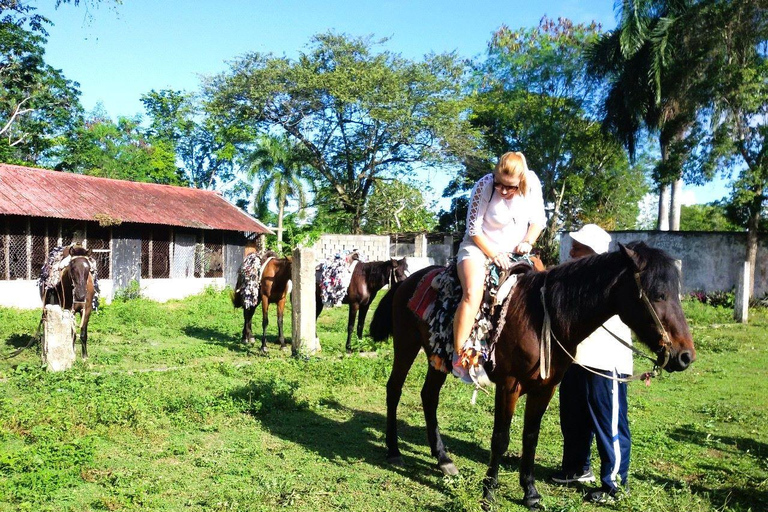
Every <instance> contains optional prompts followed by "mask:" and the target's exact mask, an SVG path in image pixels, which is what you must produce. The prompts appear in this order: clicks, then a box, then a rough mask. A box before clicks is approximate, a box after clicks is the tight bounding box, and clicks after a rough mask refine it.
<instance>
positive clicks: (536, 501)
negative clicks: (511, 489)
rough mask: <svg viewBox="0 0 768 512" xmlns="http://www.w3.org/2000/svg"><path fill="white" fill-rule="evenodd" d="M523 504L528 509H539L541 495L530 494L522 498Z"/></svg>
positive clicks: (540, 507) (540, 506)
mask: <svg viewBox="0 0 768 512" xmlns="http://www.w3.org/2000/svg"><path fill="white" fill-rule="evenodd" d="M523 505H525V506H526V507H527V508H528V510H541V509H542V508H544V507H542V505H541V496H531V497H530V498H523Z"/></svg>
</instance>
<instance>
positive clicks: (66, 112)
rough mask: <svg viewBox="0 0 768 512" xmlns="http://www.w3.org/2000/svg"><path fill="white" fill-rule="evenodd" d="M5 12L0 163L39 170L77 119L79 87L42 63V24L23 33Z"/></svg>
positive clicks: (0, 49) (0, 43)
mask: <svg viewBox="0 0 768 512" xmlns="http://www.w3.org/2000/svg"><path fill="white" fill-rule="evenodd" d="M6 10H7V9H0V13H2V14H6V15H5V16H3V17H0V158H1V159H2V160H3V161H6V162H10V161H16V162H19V163H31V164H38V163H40V161H41V160H42V159H44V157H45V156H46V154H47V153H48V152H49V151H50V150H51V148H52V147H53V146H54V145H55V143H56V141H57V137H58V136H59V135H61V134H62V133H64V132H66V131H67V130H70V129H71V128H72V126H73V124H74V122H75V120H76V119H77V118H78V115H79V113H80V110H81V107H80V102H79V100H78V95H79V91H78V89H77V88H78V84H76V83H75V82H72V81H69V80H67V79H66V78H65V77H64V75H63V74H62V73H61V72H60V71H58V70H56V69H54V68H52V67H51V66H50V65H48V64H47V63H46V62H45V59H44V54H45V50H44V45H45V41H46V39H45V35H44V34H45V32H44V30H43V28H42V26H40V25H39V23H42V21H38V22H37V23H35V22H32V26H33V27H36V28H34V29H26V28H24V24H23V23H19V22H18V20H15V19H14V18H13V17H12V16H11V15H9V14H7V13H6ZM2 14H0V16H2Z"/></svg>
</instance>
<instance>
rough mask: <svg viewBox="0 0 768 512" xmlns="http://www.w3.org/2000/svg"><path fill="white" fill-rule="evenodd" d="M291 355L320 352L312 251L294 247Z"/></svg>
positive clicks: (313, 255)
mask: <svg viewBox="0 0 768 512" xmlns="http://www.w3.org/2000/svg"><path fill="white" fill-rule="evenodd" d="M291 279H292V280H293V291H292V292H291V306H292V308H293V311H292V313H291V325H292V326H293V331H292V334H291V349H292V350H291V352H292V353H293V355H294V356H297V355H300V354H301V355H311V354H314V353H316V352H319V351H320V341H319V340H318V339H317V334H316V332H315V251H313V250H312V249H310V248H305V247H297V248H296V249H294V250H293V266H292V269H291Z"/></svg>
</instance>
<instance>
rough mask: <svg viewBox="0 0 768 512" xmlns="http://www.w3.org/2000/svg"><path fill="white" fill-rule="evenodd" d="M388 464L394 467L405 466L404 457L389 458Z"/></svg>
mask: <svg viewBox="0 0 768 512" xmlns="http://www.w3.org/2000/svg"><path fill="white" fill-rule="evenodd" d="M387 462H388V463H390V464H392V465H393V466H405V462H403V456H402V455H395V456H394V457H387Z"/></svg>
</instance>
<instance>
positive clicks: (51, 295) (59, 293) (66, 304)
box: [39, 245, 96, 359]
mask: <svg viewBox="0 0 768 512" xmlns="http://www.w3.org/2000/svg"><path fill="white" fill-rule="evenodd" d="M60 250H61V251H62V252H61V260H60V261H58V262H55V267H51V266H49V263H50V261H49V263H46V266H47V267H48V268H46V267H44V269H43V273H44V274H46V273H48V274H49V275H51V274H53V276H52V277H53V279H52V280H51V279H49V280H47V281H46V280H45V278H43V277H42V276H41V280H40V282H39V289H40V298H41V299H42V301H43V307H45V306H46V305H47V304H53V305H58V306H61V309H66V310H69V311H71V312H72V314H73V315H74V314H75V313H80V343H81V344H82V356H83V359H88V321H89V320H90V318H91V312H92V311H93V303H94V296H95V295H96V284H95V281H94V273H95V268H93V265H94V261H93V260H92V259H91V253H90V252H89V251H88V250H87V249H85V248H84V247H82V246H79V245H70V246H67V247H64V248H63V249H61V248H60ZM54 283H55V284H54ZM51 284H53V286H50V285H51ZM76 338H77V336H75V338H73V339H72V345H73V346H74V344H75V341H76Z"/></svg>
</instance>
